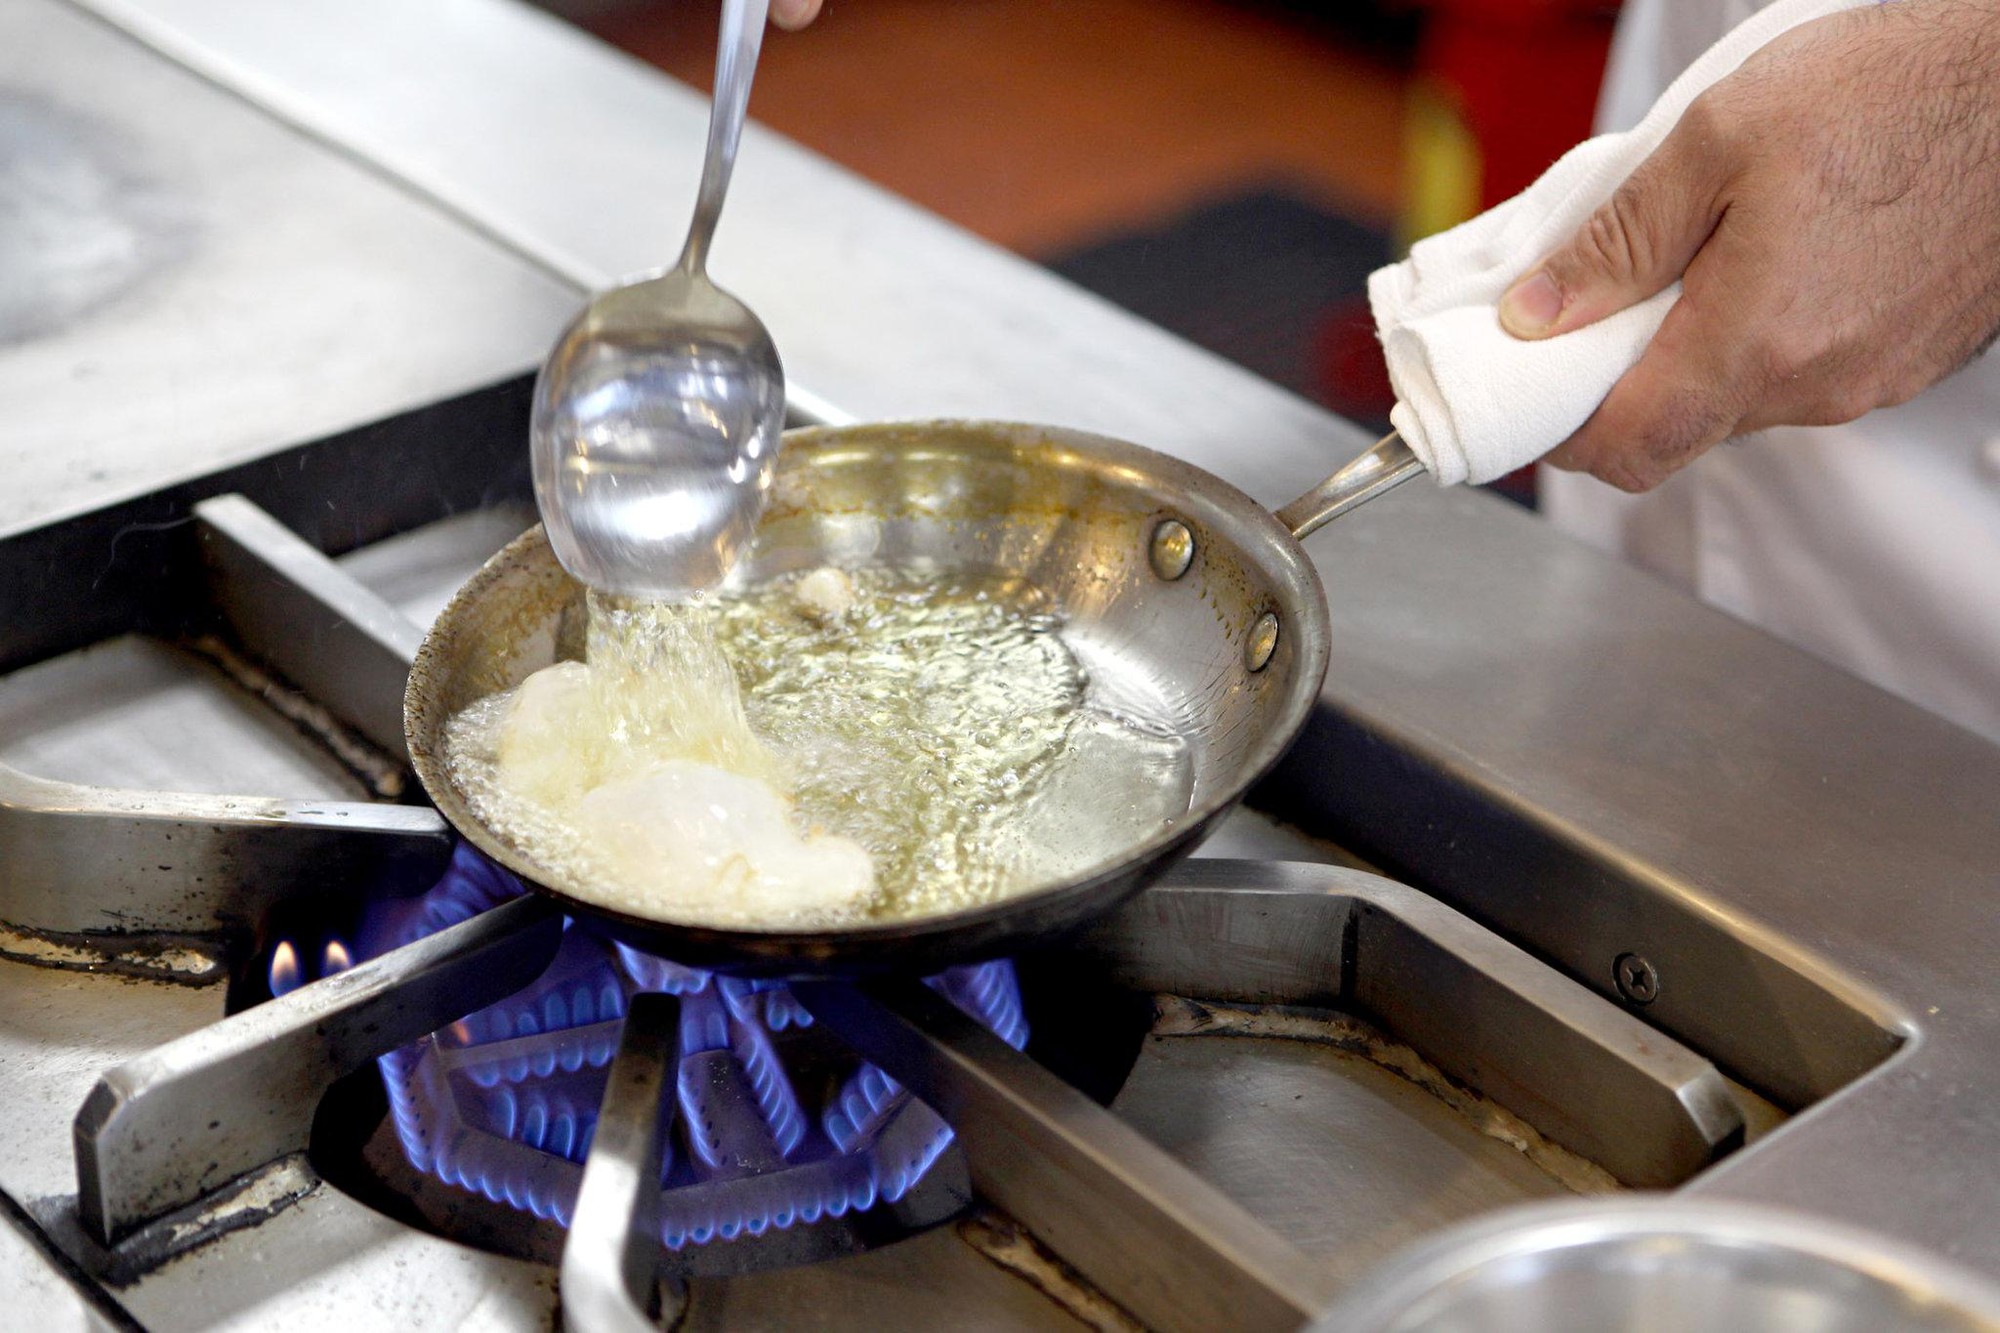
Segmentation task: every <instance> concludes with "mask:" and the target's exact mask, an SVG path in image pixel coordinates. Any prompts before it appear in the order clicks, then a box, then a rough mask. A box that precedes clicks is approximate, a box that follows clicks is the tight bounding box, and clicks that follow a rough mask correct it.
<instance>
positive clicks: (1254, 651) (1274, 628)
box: [1243, 611, 1278, 671]
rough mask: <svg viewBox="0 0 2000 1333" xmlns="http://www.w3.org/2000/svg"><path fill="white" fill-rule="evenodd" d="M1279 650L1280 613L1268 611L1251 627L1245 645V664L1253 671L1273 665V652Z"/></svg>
mask: <svg viewBox="0 0 2000 1333" xmlns="http://www.w3.org/2000/svg"><path fill="white" fill-rule="evenodd" d="M1277 651H1278V613H1277V612H1276V611H1266V612H1265V613H1264V614H1263V615H1261V616H1258V617H1257V623H1256V624H1254V625H1252V626H1251V627H1250V639H1249V641H1248V642H1247V643H1245V644H1244V645H1243V665H1244V666H1246V667H1249V668H1250V669H1251V670H1252V671H1262V670H1263V669H1264V668H1265V667H1267V666H1269V665H1271V654H1272V653H1275V652H1277Z"/></svg>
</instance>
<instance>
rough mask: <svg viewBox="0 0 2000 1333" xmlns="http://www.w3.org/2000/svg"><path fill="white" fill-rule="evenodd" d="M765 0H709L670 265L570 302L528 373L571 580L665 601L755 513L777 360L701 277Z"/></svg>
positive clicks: (779, 372)
mask: <svg viewBox="0 0 2000 1333" xmlns="http://www.w3.org/2000/svg"><path fill="white" fill-rule="evenodd" d="M768 8H769V0H724V3H723V6H722V36H721V40H720V41H719V42H718V44H717V48H716V58H715V99H714V102H713V108H712V110H711V111H710V113H709V121H708V156H707V159H706V160H705V161H704V162H703V164H702V173H701V192H700V194H699V195H698V196H697V197H696V200H695V207H694V220H693V222H692V223H690V224H689V227H688V237H687V244H686V246H685V247H684V248H683V249H682V250H681V257H680V259H679V260H678V261H677V262H676V263H675V264H674V266H673V267H672V268H671V269H668V270H667V271H665V272H663V273H661V274H659V275H658V276H655V277H650V278H646V279H642V280H640V281H637V282H633V283H629V284H627V285H625V286H622V287H617V288H614V289H612V290H611V291H608V292H605V293H603V294H602V295H600V296H598V297H597V298H596V299H595V300H593V301H591V303H590V304H589V305H587V306H585V307H584V310H583V313H582V314H580V315H578V316H577V317H576V319H575V321H574V322H573V323H571V325H570V326H569V328H568V329H567V330H566V331H565V332H564V333H563V336H562V338H561V339H560V340H559V341H558V342H557V343H556V346H555V350H553V351H552V352H550V353H549V359H548V361H547V362H546V363H545V364H544V365H543V367H542V373H541V376H540V378H539V379H537V380H536V382H535V403H534V415H533V419H532V421H531V424H530V426H529V441H530V447H531V450H532V453H533V458H534V475H535V500H536V503H537V504H538V505H539V506H540V508H541V511H542V519H543V521H544V522H545V523H546V524H547V526H548V533H549V544H550V545H551V546H553V547H554V548H555V553H556V556H557V558H558V559H560V560H561V561H562V564H563V567H564V568H565V569H567V570H568V571H569V572H570V573H571V574H573V575H575V576H576V577H577V578H578V579H580V580H582V581H583V582H584V583H587V584H589V585H590V586H592V587H596V588H602V589H605V590H606V591H609V592H614V593H621V594H625V595H628V596H639V597H656V598H670V599H679V598H685V597H688V596H691V595H693V594H695V593H698V592H701V591H703V590H705V589H708V588H712V587H714V586H716V585H717V584H718V583H720V582H721V581H722V579H723V577H724V576H725V575H726V574H727V573H728V572H729V568H730V566H731V565H732V564H734V563H735V560H736V557H737V555H738V553H739V552H740V551H741V550H742V548H743V547H744V546H745V545H746V544H747V543H748V541H749V539H750V534H751V532H752V530H753V529H755V527H756V526H757V520H758V519H759V517H761V516H762V514H763V510H764V504H765V500H766V498H767V496H768V494H769V491H770V486H771V476H772V472H773V469H774V466H775V464H776V462H777V453H778V435H779V432H780V431H781V430H782V429H783V427H784V415H785V372H784V367H783V366H782V365H781V364H780V363H779V361H778V350H777V348H776V347H775V346H773V345H772V342H771V335H770V334H769V333H768V332H766V331H765V328H764V326H763V324H762V323H760V322H759V321H758V319H757V317H756V316H755V315H753V314H752V313H750V309H749V307H748V306H745V305H744V304H743V303H742V302H741V301H739V300H737V299H736V298H735V297H733V296H731V295H729V293H727V292H725V291H723V290H722V289H721V288H719V287H717V286H716V285H715V284H714V283H712V282H710V281H709V279H708V274H707V271H706V267H705V265H706V262H707V259H708V243H709V238H710V236H711V235H712V234H713V233H714V231H715V220H716V218H717V216H718V215H720V213H721V212H722V200H723V196H724V194H725V193H726V192H727V191H728V188H729V174H730V170H731V169H732V168H733V167H734V166H735V164H736V143H737V139H738V138H739V137H740V136H741V134H742V132H743V117H744V112H745V110H746V108H747V107H748V105H749V102H750V81H751V78H752V76H753V75H754V74H755V73H756V67H757V48H758V46H759V45H760V44H761V42H762V41H763V36H764V20H765V15H766V11H767V10H768Z"/></svg>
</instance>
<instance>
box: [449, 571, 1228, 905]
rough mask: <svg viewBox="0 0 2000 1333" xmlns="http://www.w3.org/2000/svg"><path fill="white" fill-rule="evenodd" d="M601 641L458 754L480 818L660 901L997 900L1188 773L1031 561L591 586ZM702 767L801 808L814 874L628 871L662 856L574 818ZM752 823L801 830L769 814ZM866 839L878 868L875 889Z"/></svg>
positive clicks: (1144, 704) (1149, 699) (609, 888)
mask: <svg viewBox="0 0 2000 1333" xmlns="http://www.w3.org/2000/svg"><path fill="white" fill-rule="evenodd" d="M586 660H587V663H588V665H587V667H586V666H584V665H582V664H575V663H568V664H558V665H557V666H556V667H553V668H550V669H549V670H548V671H545V672H541V673H537V675H536V676H534V677H530V678H529V680H528V681H527V682H524V683H523V686H522V687H520V688H518V689H516V690H514V691H510V692H508V693H507V694H504V695H496V696H494V697H492V698H490V699H485V700H481V701H480V702H478V703H476V704H474V705H473V706H472V707H470V708H468V709H466V710H465V711H464V712H462V713H461V714H459V715H458V716H457V717H455V718H454V719H453V720H452V722H451V724H450V726H449V727H448V729H447V735H446V756H447V764H448V767H449V770H450V773H451V776H452V779H453V781H454V782H455V783H456V784H457V785H458V787H459V789H460V790H461V791H462V792H463V793H464V794H465V795H466V797H467V799H468V800H469V801H470V802H471V804H472V806H473V808H474V810H475V811H476V812H477V813H478V814H479V816H480V818H481V819H482V820H484V821H485V822H486V823H487V825H488V826H489V827H490V828H492V829H493V830H494V831H495V832H496V833H498V834H499V835H500V836H501V837H502V838H504V839H506V840H507V841H509V842H510V843H511V844H512V845H514V846H515V847H517V848H518V849H520V850H522V851H524V852H526V853H527V854H529V855H530V856H532V857H533V858H534V859H535V860H536V861H537V862H539V863H540V864H541V865H543V866H544V867H546V868H547V869H548V870H549V872H550V875H549V878H550V879H551V881H552V882H555V883H558V884H562V885H564V886H565V887H567V888H569V889H570V890H571V891H572V892H575V893H577V894H578V896H583V897H589V898H592V899H594V900H598V901H603V902H605V904H606V905H609V906H618V907H623V908H625V909H627V910H634V911H638V912H640V913H641V914H643V915H648V916H652V917H657V918H661V919H667V920H676V921H689V922H700V923H704V924H720V925H737V926H742V925H753V926H758V927H763V928H778V929H783V928H803V927H808V926H814V927H825V926H837V925H839V924H841V923H859V922H864V921H885V920H907V919H911V918H915V917H922V916H930V915H935V914H940V913H947V912H952V911H956V910H960V909H963V908H968V907H974V906H978V905H982V904H986V903H993V902H998V901H1001V900H1003V899H1005V898H1007V897H1010V896H1012V895H1014V894H1017V893H1020V892H1023V891H1026V890H1028V889H1031V888H1033V887H1036V886H1037V885H1040V884H1043V883H1047V882H1050V881H1052V880H1055V879H1059V878H1063V877H1067V876H1069V875H1072V874H1076V873H1079V872H1082V871H1086V870H1089V869H1091V868H1094V867H1095V866H1097V865H1100V864H1103V863H1105V862H1108V861H1110V860H1114V859H1117V858H1118V857H1119V856H1120V855H1121V854H1122V853H1123V852H1124V851H1126V850H1127V849H1128V848H1130V847H1131V846H1132V845H1133V844H1134V843H1136V842H1138V841H1140V840H1142V839H1144V838H1145V837H1147V836H1149V835H1151V834H1152V833H1154V832H1157V831H1158V830H1159V829H1161V828H1162V827H1164V826H1166V825H1169V824H1171V822H1172V821H1173V820H1174V819H1176V818H1177V817H1179V816H1180V815H1182V814H1184V813H1185V812H1186V810H1187V809H1188V806H1189V803H1190V800H1191V796H1192V792H1193V786H1194V778H1193V768H1194V766H1193V762H1192V758H1191V756H1190V753H1189V747H1188V745H1187V742H1186V740H1185V739H1184V737H1185V735H1186V733H1187V731H1188V728H1187V727H1186V726H1185V725H1184V720H1183V719H1181V718H1179V717H1177V716H1175V715H1174V710H1173V709H1171V708H1169V707H1168V706H1166V704H1165V702H1164V700H1163V699H1160V698H1154V697H1153V696H1152V695H1149V694H1147V693H1146V692H1145V691H1143V690H1141V691H1136V692H1135V690H1134V689H1132V688H1131V685H1130V682H1129V681H1127V680H1121V682H1120V688H1118V689H1117V690H1115V691H1110V690H1105V689H1103V688H1100V684H1099V683H1098V682H1094V681H1093V679H1092V676H1091V673H1090V672H1088V671H1086V669H1085V667H1084V665H1083V662H1082V660H1080V658H1079V654H1078V652H1077V651H1076V650H1075V648H1074V647H1073V646H1072V644H1071V643H1070V642H1068V641H1067V640H1066V637H1065V635H1064V633H1063V626H1062V622H1061V618H1060V616H1059V614H1058V613H1057V608H1056V607H1055V606H1054V605H1053V604H1052V602H1051V601H1050V599H1049V598H1048V597H1047V596H1046V595H1045V594H1044V593H1043V592H1041V590H1039V589H1038V588H1036V587H1035V586H1034V585H1032V584H1031V583H1028V582H1025V581H1023V580H1020V579H1013V578H1004V577H1000V576H995V575H959V574H954V575H947V576H942V577H938V576H927V575H923V574H919V573H916V572H912V571H904V570H895V569H887V568H873V569H867V570H862V571H859V572H856V573H853V574H843V573H841V572H839V571H829V570H820V571H815V572H811V573H805V574H795V575H788V576H784V577H780V578H777V579H774V580H771V581H769V582H767V583H763V584H759V585H756V586H753V587H750V588H747V589H742V590H738V591H732V592H729V593H727V594H723V595H719V596H714V597H709V598H705V599H702V600H699V601H695V602H689V603H680V604H661V603H654V604H644V605H634V604H630V603H622V604H614V603H612V602H610V601H608V600H606V599H603V598H600V597H598V596H597V595H596V594H593V595H592V599H591V603H590V628H589V633H588V646H587V650H586ZM551 673H557V678H556V680H555V681H554V682H552V683H550V684H547V685H544V684H540V683H538V682H540V681H541V680H542V678H543V677H545V676H549V675H550V674H551ZM555 689H564V690H569V691H572V692H575V700H576V704H575V706H573V707H569V708H568V709H566V710H558V716H556V717H555V718H554V719H553V725H549V726H544V727H541V728H540V729H530V730H528V731H526V732H523V730H522V728H521V727H520V726H518V725H517V726H516V728H515V733H514V734H513V735H512V736H511V738H510V735H509V731H508V721H509V718H510V717H517V716H518V715H517V714H516V710H517V709H522V708H525V707H527V706H529V705H532V704H533V703H534V702H535V701H534V699H533V697H532V696H533V695H535V694H536V693H537V692H543V691H549V690H555ZM1114 695H1115V698H1116V703H1115V706H1114V705H1113V704H1112V703H1111V702H1110V701H1111V699H1112V697H1113V696H1114ZM686 763H693V764H696V765H700V766H702V769H701V771H703V772H709V771H713V772H717V773H723V774H729V775H736V776H739V777H742V778H747V779H750V780H751V781H753V782H756V783H761V784H764V786H765V787H766V788H767V789H768V790H770V791H772V792H774V793H776V794H777V795H778V796H779V798H780V799H781V800H783V801H785V802H788V803H789V812H790V825H791V833H792V835H793V836H794V837H796V838H797V839H798V840H799V845H798V846H797V847H789V844H787V848H781V849H780V851H781V853H782V854H781V855H778V857H777V859H778V862H779V863H780V864H779V873H780V874H781V877H782V873H785V871H784V867H785V866H786V865H789V864H792V863H793V862H796V863H797V864H798V865H800V866H804V867H805V868H804V869H801V870H795V871H794V872H790V873H795V875H796V877H797V878H799V879H801V880H804V881H813V883H811V884H801V885H799V886H797V887H796V889H795V890H787V891H784V892H766V893H762V894H761V895H760V894H759V893H757V892H751V891H749V886H747V885H746V882H745V881H744V880H743V879H742V870H741V867H740V866H738V867H736V868H735V870H734V872H733V873H735V874H736V876H737V879H736V881H735V882H734V883H733V886H732V884H729V883H723V882H721V881H722V878H723V876H722V871H721V869H720V868H719V867H720V863H718V866H717V867H714V869H715V872H716V873H715V876H714V878H715V880H716V882H715V883H712V884H709V885H706V886H703V885H693V884H690V883H689V882H687V881H686V879H685V877H682V878H681V879H680V880H678V881H677V882H675V883H671V884H662V883H644V882H635V881H642V880H645V879H646V878H647V875H646V872H645V870H644V868H643V867H640V868H638V869H635V868H634V867H633V865H632V864H631V862H632V859H633V858H632V857H630V856H625V855H619V854H617V852H618V850H619V849H617V848H612V847H607V846H606V845H605V844H606V842H607V841H608V840H609V835H608V834H607V833H606V826H604V825H603V824H602V823H601V822H600V823H599V824H597V825H595V826H593V825H592V823H591V821H590V820H589V819H587V818H586V819H580V818H579V817H578V812H579V810H580V809H581V808H583V807H584V806H586V805H587V804H589V802H591V801H592V800H597V801H598V802H599V804H602V802H603V799H604V798H601V797H593V796H592V793H594V792H599V791H602V790H605V789H606V788H613V789H617V784H619V783H621V782H624V783H630V782H631V781H632V780H633V779H634V778H635V777H637V776H639V775H643V774H646V773H648V772H654V771H658V770H660V768H661V766H663V765H672V764H683V765H684V764H686ZM673 771H674V772H675V774H677V775H678V776H677V777H676V779H675V781H674V782H671V783H664V784H661V785H659V786H658V787H657V790H658V791H660V792H661V793H662V794H663V799H664V797H665V796H666V795H669V794H674V793H678V795H677V796H676V797H675V799H679V800H689V799H700V797H699V796H698V795H695V796H690V793H699V791H700V790H701V788H700V784H699V782H696V781H694V780H692V779H689V778H688V777H687V773H688V772H689V771H690V770H686V769H685V768H677V769H674V770H673ZM716 781H718V782H719V781H720V779H716ZM717 808H720V807H717ZM661 822H662V823H670V822H671V812H668V811H662V812H661ZM740 823H741V821H740V820H739V824H740ZM624 827H625V828H626V829H627V830H628V831H627V833H625V834H624V835H622V836H623V837H626V838H633V837H637V838H640V839H642V840H645V839H651V840H652V842H657V841H658V838H659V836H660V835H658V834H657V831H655V830H651V829H644V828H641V827H640V826H638V825H636V824H632V823H629V822H628V824H627V825H625V826H624ZM675 836H686V830H685V828H683V829H682V830H681V831H680V833H678V834H676V835H675ZM760 837H761V838H762V839H764V841H763V842H760V844H759V845H760V847H761V846H764V845H766V844H767V843H768V842H771V841H775V842H777V843H785V842H786V837H785V835H784V832H783V831H781V830H780V831H774V830H772V829H770V828H769V827H765V828H764V829H763V831H762V833H761V834H760ZM850 847H858V848H859V849H862V850H864V851H865V853H866V858H867V861H868V868H869V870H871V871H872V876H866V877H864V878H865V880H866V882H865V884H864V885H860V886H859V887H857V885H858V884H859V881H857V878H856V870H855V867H854V865H853V863H852V861H851V859H845V858H847V857H848V853H847V851H846V849H847V848H850ZM626 850H629V849H626ZM644 850H645V851H646V852H647V853H648V854H650V852H651V851H652V850H654V849H653V846H652V843H648V846H647V847H646V848H645V849H644ZM758 854H759V855H764V853H761V852H760V853H758ZM787 857H790V858H791V861H787V859H786V858H787ZM801 858H802V859H801ZM724 860H726V858H724ZM648 864H651V863H650V862H649V863H648ZM759 869H760V871H761V870H762V866H761V865H760V867H759ZM670 878H671V877H670ZM829 878H830V879H831V880H832V881H834V882H833V883H832V884H831V886H830V887H829V885H828V884H827V883H826V882H825V881H827V880H828V879H829ZM767 887H768V886H767Z"/></svg>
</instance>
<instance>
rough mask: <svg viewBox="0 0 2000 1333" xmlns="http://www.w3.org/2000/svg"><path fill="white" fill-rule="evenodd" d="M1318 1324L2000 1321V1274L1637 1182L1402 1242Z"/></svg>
mask: <svg viewBox="0 0 2000 1333" xmlns="http://www.w3.org/2000/svg"><path fill="white" fill-rule="evenodd" d="M1313 1327H1314V1328H1315V1329H1317V1330H1324V1331H1325V1333H1333V1331H1334V1330H1338V1333H1620V1331H1621V1330H1630V1331H1631V1333H1738V1331H1739V1330H1740V1331H1741V1333H1750V1331H1752V1330H1757V1331H1759V1333H1762V1331H1764V1330H1774V1331H1776V1330H1782V1333H1890V1331H1891V1330H1924V1331H1926V1333H1927V1331H1928V1330H1940V1331H1942V1330H1952V1331H1953V1333H1959V1331H1962V1330H1975V1329H1978V1330H2000V1285H1996V1284H1994V1283H1993V1282H1991V1281H1989V1280H1987V1279H1986V1278H1984V1277H1981V1276H1979V1275H1977V1274H1973V1273H1970V1272H1967V1271H1965V1270H1962V1269H1959V1268H1956V1267H1954V1266H1952V1265H1950V1264H1948V1263H1946V1262H1945V1261H1943V1260H1941V1259H1938V1258H1936V1257H1934V1256H1932V1255H1929V1254H1927V1253H1925V1252H1923V1251H1921V1250H1915V1249H1912V1248H1910V1247H1908V1246H1905V1245H1902V1244H1899V1243H1897V1242H1894V1241H1890V1240H1885V1239H1883V1238H1881V1237H1879V1236H1874V1235H1871V1234H1869V1233H1867V1232H1864V1231H1857V1230H1854V1229H1852V1228H1848V1227H1843V1226H1838V1225H1836V1224H1833V1223H1830V1222H1826V1221H1822V1220H1821V1219H1819V1218H1815V1217H1811V1216H1808V1215H1806V1214H1801V1213H1793V1212H1785V1211H1781V1210H1778V1209H1773V1208H1765V1207H1760V1206H1754V1205H1750V1204H1742V1203H1732V1202H1726V1201H1721V1200H1687V1199H1676V1198H1670V1197H1666V1196H1652V1197H1646V1196H1639V1197H1632V1198H1621V1199H1613V1200H1590V1201H1582V1202H1564V1203H1558V1204H1533V1205H1529V1206H1527V1207H1524V1208H1514V1209H1508V1210H1506V1211H1505V1212H1501V1213H1495V1214H1493V1215H1492V1216H1490V1217H1486V1218H1482V1219H1480V1220H1478V1221H1476V1222H1473V1223H1470V1224H1468V1225H1466V1226H1463V1227H1458V1228H1454V1229H1453V1230H1451V1231H1448V1232H1446V1233H1444V1234H1442V1235H1439V1236H1437V1237H1435V1238H1434V1239H1432V1240H1429V1241H1425V1242H1423V1243H1421V1244H1419V1245H1417V1246H1416V1247H1414V1248H1412V1249H1410V1250H1406V1251H1404V1252H1403V1254H1402V1255H1400V1256H1399V1257H1397V1258H1394V1259H1391V1260H1390V1261H1389V1262H1388V1264H1387V1265H1386V1266H1384V1267H1383V1268H1380V1269H1378V1270H1376V1271H1375V1273H1373V1274H1372V1275H1371V1276H1370V1277H1369V1278H1367V1279H1366V1280H1364V1281H1363V1282H1362V1283H1361V1284H1360V1285H1358V1286H1357V1287H1355V1288H1354V1289H1353V1290H1352V1291H1350V1292H1349V1293H1348V1295H1347V1297H1346V1298H1345V1299H1344V1300H1343V1301H1342V1302H1341V1303H1340V1304H1339V1306H1337V1307H1336V1308H1335V1309H1333V1310H1332V1311H1330V1312H1328V1314H1327V1315H1326V1316H1325V1317H1324V1318H1322V1319H1321V1320H1320V1321H1319V1322H1317V1323H1316V1324H1314V1325H1313Z"/></svg>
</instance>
